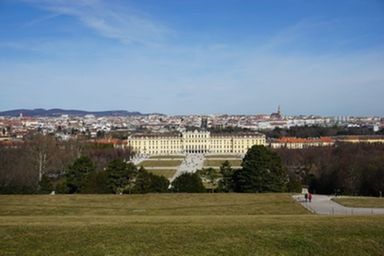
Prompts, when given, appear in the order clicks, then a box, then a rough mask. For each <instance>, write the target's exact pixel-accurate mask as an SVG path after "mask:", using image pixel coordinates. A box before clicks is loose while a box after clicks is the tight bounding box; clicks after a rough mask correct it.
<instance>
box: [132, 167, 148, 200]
mask: <svg viewBox="0 0 384 256" xmlns="http://www.w3.org/2000/svg"><path fill="white" fill-rule="evenodd" d="M151 178H152V177H151V175H150V173H149V172H147V171H146V170H145V169H144V168H143V167H141V168H140V170H139V172H138V174H137V176H136V180H135V185H134V187H133V190H132V192H133V193H138V194H144V193H149V192H150V190H151V183H152V180H151Z"/></svg>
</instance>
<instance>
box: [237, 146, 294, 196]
mask: <svg viewBox="0 0 384 256" xmlns="http://www.w3.org/2000/svg"><path fill="white" fill-rule="evenodd" d="M241 166H242V169H241V171H240V172H239V173H238V181H237V182H239V184H238V185H239V186H238V187H239V189H240V192H247V193H249V192H281V191H284V189H285V185H286V183H287V180H288V178H287V175H286V172H285V170H284V168H283V167H282V164H281V159H280V157H279V156H278V155H277V154H276V153H275V152H273V151H271V150H270V149H268V148H266V147H264V146H260V145H255V146H253V147H251V148H250V149H249V150H248V151H247V153H246V155H245V157H244V159H243V162H242V164H241Z"/></svg>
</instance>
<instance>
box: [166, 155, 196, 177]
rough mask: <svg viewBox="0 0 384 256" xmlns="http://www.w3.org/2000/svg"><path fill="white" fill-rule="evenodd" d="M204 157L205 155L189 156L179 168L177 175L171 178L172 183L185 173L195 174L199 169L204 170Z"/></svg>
mask: <svg viewBox="0 0 384 256" xmlns="http://www.w3.org/2000/svg"><path fill="white" fill-rule="evenodd" d="M203 163H204V155H203V154H187V155H186V156H185V158H184V160H183V162H182V163H181V164H180V165H179V167H178V168H177V171H176V173H175V175H174V176H173V177H172V178H171V182H172V181H173V180H174V179H176V177H178V176H180V175H181V174H183V173H186V172H189V173H194V172H196V171H197V170H198V169H202V168H203Z"/></svg>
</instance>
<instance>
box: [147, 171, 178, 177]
mask: <svg viewBox="0 0 384 256" xmlns="http://www.w3.org/2000/svg"><path fill="white" fill-rule="evenodd" d="M147 171H148V172H150V173H153V174H155V175H159V176H164V177H165V178H167V179H170V178H172V177H173V175H175V173H176V169H167V170H160V169H150V170H147Z"/></svg>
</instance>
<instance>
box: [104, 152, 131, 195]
mask: <svg viewBox="0 0 384 256" xmlns="http://www.w3.org/2000/svg"><path fill="white" fill-rule="evenodd" d="M107 173H108V180H109V185H110V188H111V189H112V190H113V191H114V192H115V193H116V194H119V193H123V192H125V191H127V192H128V193H130V192H131V190H132V187H133V185H134V180H135V177H136V175H137V168H136V166H135V165H134V164H133V163H126V162H125V161H123V160H121V159H116V160H112V161H111V162H109V164H108V167H107Z"/></svg>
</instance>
